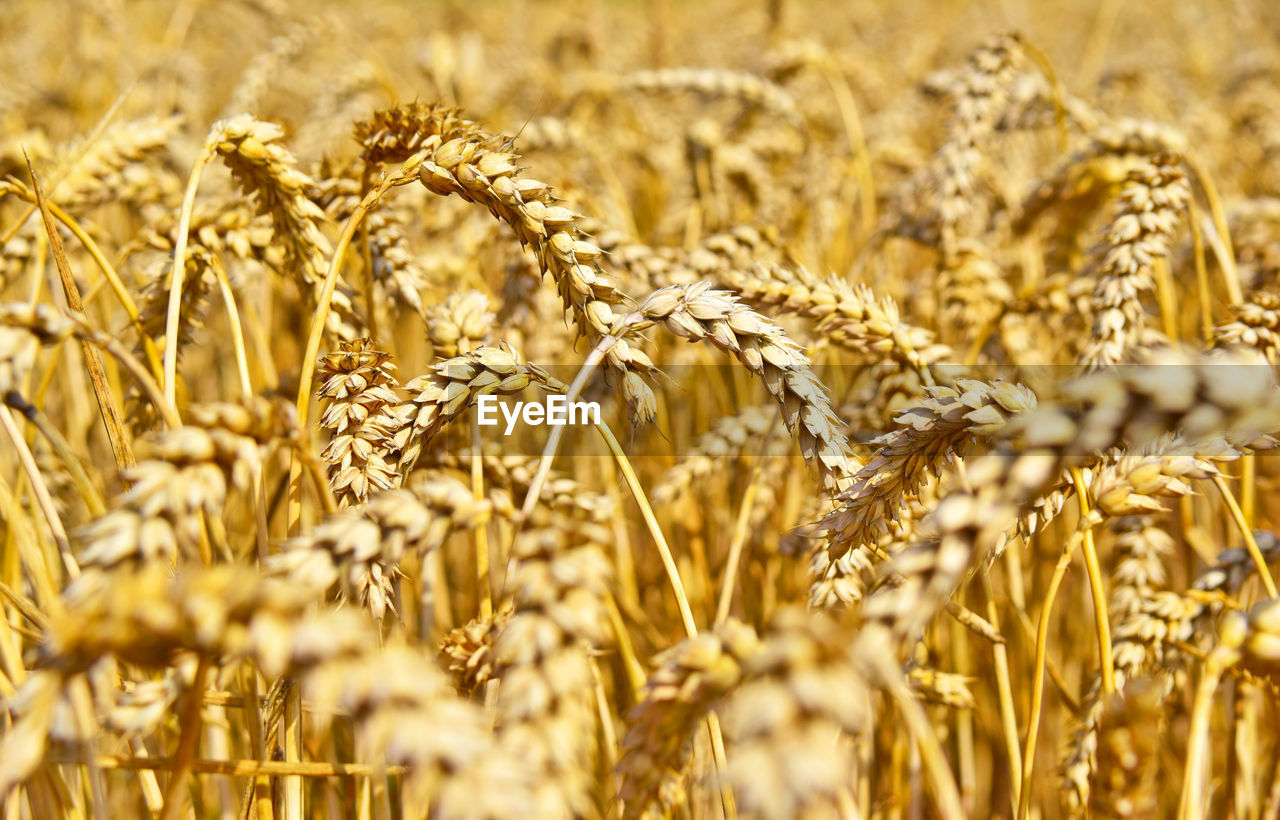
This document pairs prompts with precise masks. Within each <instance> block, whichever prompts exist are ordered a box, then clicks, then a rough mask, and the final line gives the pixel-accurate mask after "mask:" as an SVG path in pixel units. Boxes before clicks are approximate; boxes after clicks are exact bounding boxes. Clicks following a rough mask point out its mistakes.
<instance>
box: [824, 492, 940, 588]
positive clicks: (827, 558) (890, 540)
mask: <svg viewBox="0 0 1280 820" xmlns="http://www.w3.org/2000/svg"><path fill="white" fill-rule="evenodd" d="M939 483H940V482H938V481H935V480H929V479H926V480H925V482H924V483H923V484H922V485H920V486H919V487H918V488H917V489H916V492H915V494H914V495H913V496H906V497H904V498H903V499H902V502H903V506H901V507H899V508H898V509H897V511H896V512H895V513H894V517H893V518H892V520H890V521H888V522H887V523H886V526H885V528H884V529H883V530H882V531H880V532H879V534H878V535H875V536H874V540H872V541H870V542H865V543H862V544H860V545H858V546H856V547H854V548H853V549H850V550H848V551H847V552H845V553H844V554H843V555H840V556H838V557H833V554H832V553H831V551H830V550H828V549H827V540H828V539H826V538H824V537H823V524H822V518H821V516H822V515H823V514H824V513H827V514H830V513H831V510H830V509H829V508H827V509H823V510H821V511H819V513H818V515H819V519H818V520H817V521H814V522H813V523H812V524H810V525H808V527H807V528H806V529H807V530H808V532H807V535H808V537H809V539H810V540H811V541H812V543H811V544H810V545H809V547H810V549H809V577H810V578H811V579H812V583H811V584H810V585H809V606H811V607H815V608H818V609H831V610H835V609H841V608H845V607H849V606H852V605H855V604H857V603H858V602H860V601H862V600H863V599H864V598H865V597H866V594H867V590H868V588H869V587H871V586H873V585H876V584H881V583H885V584H896V583H898V579H897V578H896V577H895V576H894V574H893V573H891V572H884V571H883V570H884V561H885V558H886V556H887V557H890V558H892V557H893V556H895V555H897V554H898V553H900V552H902V551H903V550H905V549H907V548H908V547H910V546H911V545H912V544H913V543H915V541H916V539H917V537H918V536H917V532H916V530H917V528H918V526H919V523H920V519H921V518H923V517H924V515H925V512H926V511H927V510H929V509H931V508H932V507H933V506H934V505H936V504H937V499H938V496H939V494H940V492H939Z"/></svg>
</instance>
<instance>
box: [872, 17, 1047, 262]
mask: <svg viewBox="0 0 1280 820" xmlns="http://www.w3.org/2000/svg"><path fill="white" fill-rule="evenodd" d="M1025 64H1026V58H1025V56H1024V54H1023V48H1022V43H1021V41H1020V39H1019V38H1018V36H1017V35H1012V34H1005V35H1000V36H998V37H995V38H993V39H992V40H990V41H989V42H987V43H985V44H983V45H981V46H979V47H978V48H977V49H975V50H974V51H973V52H972V53H971V54H970V55H969V59H968V61H967V63H966V64H965V66H964V67H963V68H962V69H960V70H958V71H955V72H952V73H950V74H949V75H948V78H947V79H948V81H947V84H946V85H947V87H946V89H945V93H946V95H947V96H948V97H949V98H950V101H951V106H952V113H951V120H950V123H949V124H948V126H947V138H946V141H945V142H943V144H942V145H941V146H940V147H939V148H938V151H937V153H936V154H935V155H934V157H933V159H932V160H931V161H930V163H929V165H928V166H927V167H926V168H925V169H924V170H923V171H922V172H920V173H919V174H917V175H916V176H915V177H914V178H913V179H912V180H910V182H909V183H908V184H907V186H906V189H905V190H904V192H903V193H902V194H901V195H900V197H899V199H900V202H899V205H898V207H897V209H896V211H897V212H896V213H894V214H891V215H890V216H889V218H888V219H887V220H886V224H885V225H884V227H882V228H881V231H880V233H881V235H891V236H909V237H911V238H913V239H916V240H918V241H920V242H923V243H925V244H928V245H931V246H933V247H936V248H938V250H939V251H940V252H941V253H942V256H943V260H944V264H947V260H949V259H951V258H952V256H953V254H954V253H955V250H956V242H957V240H959V239H962V238H974V237H976V236H978V235H979V233H980V232H981V224H980V223H981V221H982V216H983V214H982V209H981V208H979V207H978V203H979V202H980V201H981V200H982V197H981V196H980V194H979V188H978V172H979V170H980V165H981V159H982V154H981V148H982V146H983V144H984V143H985V141H986V140H987V138H988V137H990V135H991V134H992V132H994V131H995V129H996V126H997V125H998V124H999V122H1000V119H1001V117H1002V115H1003V114H1004V113H1005V111H1006V109H1007V108H1008V106H1009V103H1010V90H1011V86H1012V84H1013V82H1014V81H1015V80H1016V79H1017V78H1018V77H1019V76H1023V74H1024V69H1023V66H1024V65H1025ZM913 204H914V207H915V209H916V210H917V211H923V213H920V214H919V215H915V214H912V213H909V212H908V208H911V207H912V206H913Z"/></svg>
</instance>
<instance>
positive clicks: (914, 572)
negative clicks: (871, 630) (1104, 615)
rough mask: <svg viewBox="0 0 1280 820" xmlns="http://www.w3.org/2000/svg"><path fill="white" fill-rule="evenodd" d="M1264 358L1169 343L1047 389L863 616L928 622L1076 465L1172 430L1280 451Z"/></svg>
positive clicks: (934, 518)
mask: <svg viewBox="0 0 1280 820" xmlns="http://www.w3.org/2000/svg"><path fill="white" fill-rule="evenodd" d="M1261 362H1263V360H1262V359H1261V358H1260V357H1258V356H1257V355H1256V354H1249V353H1248V352H1243V351H1242V352H1234V353H1231V354H1229V355H1213V356H1201V357H1193V356H1191V355H1189V354H1186V353H1182V352H1179V351H1176V350H1166V351H1161V352H1159V353H1153V354H1151V355H1150V356H1148V357H1146V359H1145V360H1144V361H1143V366H1141V367H1132V368H1122V369H1120V370H1117V371H1098V372H1095V373H1092V374H1090V375H1087V376H1083V377H1080V378H1077V379H1073V380H1069V381H1068V382H1066V383H1064V384H1063V385H1061V386H1060V387H1059V388H1058V390H1057V391H1056V393H1055V395H1054V396H1053V397H1051V399H1050V400H1047V401H1046V398H1045V397H1044V396H1040V406H1039V407H1038V408H1037V409H1035V410H1033V411H1031V412H1028V413H1025V414H1023V415H1022V416H1020V417H1019V418H1018V419H1017V420H1016V421H1015V422H1014V423H1012V424H1010V425H1009V427H1008V428H1007V430H1006V435H1007V437H1012V438H1014V439H1016V440H1017V442H1018V444H1019V445H1020V446H1018V447H1015V446H1012V443H998V445H997V447H996V448H995V450H994V451H993V452H994V453H998V454H1001V455H1002V456H1003V457H1001V458H983V459H977V460H974V461H973V462H972V463H971V464H970V465H969V470H968V474H967V479H968V486H967V487H960V488H957V489H954V490H952V492H950V493H949V494H948V495H947V496H946V497H944V498H943V499H942V500H941V501H940V502H939V504H938V505H937V507H936V508H935V509H934V510H933V511H931V512H930V513H929V515H928V516H927V517H926V518H925V520H924V521H922V522H921V527H920V533H921V538H920V540H919V542H918V543H917V544H916V545H915V546H913V547H912V548H910V549H908V550H906V551H904V552H903V553H902V554H900V555H899V556H898V557H897V558H896V559H895V560H894V561H893V562H892V563H891V565H890V569H891V570H893V571H896V572H898V573H899V574H900V575H901V576H902V577H903V582H902V583H901V584H898V585H897V586H885V587H881V588H880V589H879V590H877V592H876V594H874V595H872V596H870V597H869V598H868V599H867V602H866V603H865V604H864V606H863V614H864V616H865V617H869V618H885V619H888V620H891V621H893V622H894V623H895V624H896V626H897V628H898V629H900V630H902V629H905V630H907V634H909V633H910V632H911V630H912V629H914V628H917V627H918V626H919V625H921V624H923V623H925V622H927V620H928V618H929V617H930V616H931V615H932V613H934V612H936V611H937V608H938V607H939V606H941V605H942V603H943V602H945V601H946V600H947V599H948V598H949V597H950V595H951V592H952V590H953V589H954V588H955V585H956V584H957V583H958V582H959V580H960V578H961V577H962V576H963V574H964V573H965V572H966V571H967V570H968V568H969V567H970V566H972V565H974V563H975V562H976V563H978V564H979V565H980V564H981V562H982V559H983V558H984V557H989V556H990V555H993V554H998V553H999V552H1000V551H1001V550H1002V549H1003V546H1004V543H1005V541H1006V538H1007V536H1008V533H1009V532H1010V531H1011V530H1012V528H1013V527H1015V525H1016V524H1017V522H1018V517H1019V515H1020V514H1021V513H1022V512H1023V511H1025V510H1026V509H1027V508H1028V507H1029V506H1030V505H1031V504H1032V502H1033V501H1034V499H1035V498H1036V497H1037V496H1038V495H1040V494H1041V493H1042V491H1043V490H1044V489H1046V488H1051V487H1052V486H1053V484H1054V483H1055V482H1056V481H1057V480H1058V478H1059V476H1060V475H1061V472H1062V470H1063V469H1064V467H1065V466H1066V465H1068V464H1073V463H1088V462H1089V461H1090V460H1091V459H1096V458H1098V457H1099V456H1100V454H1101V453H1103V452H1105V451H1106V450H1109V449H1111V448H1113V447H1116V446H1118V445H1121V444H1128V445H1129V446H1130V447H1142V446H1144V445H1147V444H1150V443H1151V442H1153V441H1154V440H1155V439H1156V438H1158V437H1159V436H1161V435H1163V434H1165V433H1168V432H1173V431H1177V432H1180V433H1182V435H1183V436H1184V438H1185V440H1186V441H1187V442H1188V443H1189V444H1192V445H1193V446H1194V445H1195V443H1198V442H1203V441H1205V440H1206V439H1217V438H1223V439H1225V440H1227V441H1229V442H1232V443H1233V444H1234V446H1249V445H1250V444H1256V445H1259V446H1271V445H1272V441H1273V440H1272V439H1270V438H1269V436H1268V434H1270V433H1272V432H1274V431H1277V430H1280V389H1277V387H1276V384H1275V382H1274V380H1273V378H1272V376H1271V373H1270V371H1269V370H1268V369H1267V368H1266V367H1260V366H1259V364H1260V363H1261ZM1214 447H1215V448H1216V447H1217V445H1216V444H1215V445H1214ZM922 616H923V620H922Z"/></svg>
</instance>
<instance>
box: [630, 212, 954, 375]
mask: <svg viewBox="0 0 1280 820" xmlns="http://www.w3.org/2000/svg"><path fill="white" fill-rule="evenodd" d="M617 256H618V257H619V259H620V260H621V261H622V264H623V265H624V266H625V267H627V268H628V269H629V270H631V271H632V273H633V275H636V276H643V277H644V278H646V279H648V280H649V281H650V282H651V283H653V284H654V285H655V286H656V285H659V284H661V285H669V284H677V285H691V284H694V283H695V282H698V281H702V280H709V281H713V282H716V283H718V284H720V285H722V286H724V287H726V288H729V289H730V290H732V291H734V292H736V293H737V294H738V296H739V297H740V298H741V299H742V301H744V302H746V303H747V304H748V305H751V306H752V307H754V308H756V309H757V310H776V311H782V312H785V313H793V314H796V315H798V316H802V317H804V318H806V319H810V320H812V321H813V322H814V323H815V329H816V330H817V332H818V333H820V334H822V335H823V336H824V337H826V338H828V339H830V340H831V341H832V342H834V343H836V344H838V345H840V346H841V347H844V348H846V349H848V350H852V351H854V352H856V353H859V354H861V355H862V356H865V357H867V358H868V359H871V360H872V361H877V360H881V359H884V358H890V359H895V360H897V361H900V362H902V363H903V364H906V365H908V366H910V367H914V368H917V369H919V370H924V369H926V368H927V366H928V364H929V363H931V362H937V361H941V360H944V359H945V358H947V357H948V356H949V355H950V353H951V351H950V350H949V349H948V348H947V347H946V346H944V345H940V344H938V343H937V341H936V340H935V338H934V335H933V333H931V332H930V331H928V330H926V329H925V328H921V327H915V326H912V325H910V324H908V323H906V322H904V321H902V318H901V316H900V314H899V311H898V306H897V304H895V303H894V302H893V300H892V299H889V298H888V297H885V298H883V299H876V298H875V296H874V295H873V294H872V293H871V290H870V289H869V288H868V287H867V286H865V285H851V284H849V283H848V282H846V281H845V280H843V279H837V278H836V277H820V276H815V275H814V274H812V273H810V272H809V271H808V270H806V269H805V268H804V266H802V265H800V264H799V263H798V262H796V261H795V260H794V259H792V258H791V257H790V256H789V255H788V254H787V253H786V251H785V250H784V249H782V248H781V247H779V246H778V244H777V242H776V239H775V238H774V237H773V236H772V234H771V232H770V231H768V230H767V229H764V230H762V229H757V228H753V227H750V226H739V227H736V228H733V229H732V230H730V231H726V232H724V233H719V234H713V235H712V236H710V237H708V238H707V239H705V240H703V242H702V243H701V244H700V245H699V246H698V247H697V248H696V249H694V250H693V251H690V252H684V251H680V250H677V249H672V248H649V247H647V246H643V245H639V246H624V247H622V248H619V249H618V251H617Z"/></svg>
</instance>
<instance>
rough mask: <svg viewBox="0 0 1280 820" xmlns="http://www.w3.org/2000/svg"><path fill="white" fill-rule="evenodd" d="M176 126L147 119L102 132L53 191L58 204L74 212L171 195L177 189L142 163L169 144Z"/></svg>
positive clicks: (175, 118)
mask: <svg viewBox="0 0 1280 820" xmlns="http://www.w3.org/2000/svg"><path fill="white" fill-rule="evenodd" d="M180 123H181V118H180V117H178V116H176V115H174V116H168V117H158V116H149V117H144V118H142V119H138V120H129V121H125V122H120V123H116V124H114V125H112V126H110V127H108V128H107V130H106V131H104V132H103V133H102V134H101V136H99V137H98V138H97V139H96V140H94V141H93V143H91V144H90V145H89V147H88V148H87V149H86V150H85V152H84V153H83V154H82V155H81V156H80V157H79V159H78V160H77V161H76V162H75V164H74V165H73V166H72V168H71V171H70V173H68V175H67V176H66V178H65V179H64V180H63V182H62V184H61V185H60V186H59V187H58V204H60V205H62V206H63V207H64V208H66V209H67V210H69V211H77V212H78V211H82V210H84V209H86V208H91V207H93V206H95V205H102V204H104V203H107V202H126V203H131V204H133V205H142V204H145V203H148V202H155V201H158V200H160V199H163V198H164V197H165V196H167V195H169V194H172V193H173V192H174V191H175V189H176V187H177V186H176V184H175V183H174V181H173V179H172V178H171V177H166V176H162V175H161V174H160V173H159V172H158V171H156V170H155V169H152V168H150V167H149V166H147V165H146V164H145V160H146V158H147V156H148V155H149V154H151V153H153V152H157V151H159V150H161V149H163V148H164V147H165V146H166V145H167V144H168V143H169V142H170V140H171V139H172V138H173V135H174V133H175V132H176V131H177V130H178V126H179V124H180ZM74 150H75V149H74V148H73V149H72V151H74Z"/></svg>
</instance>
